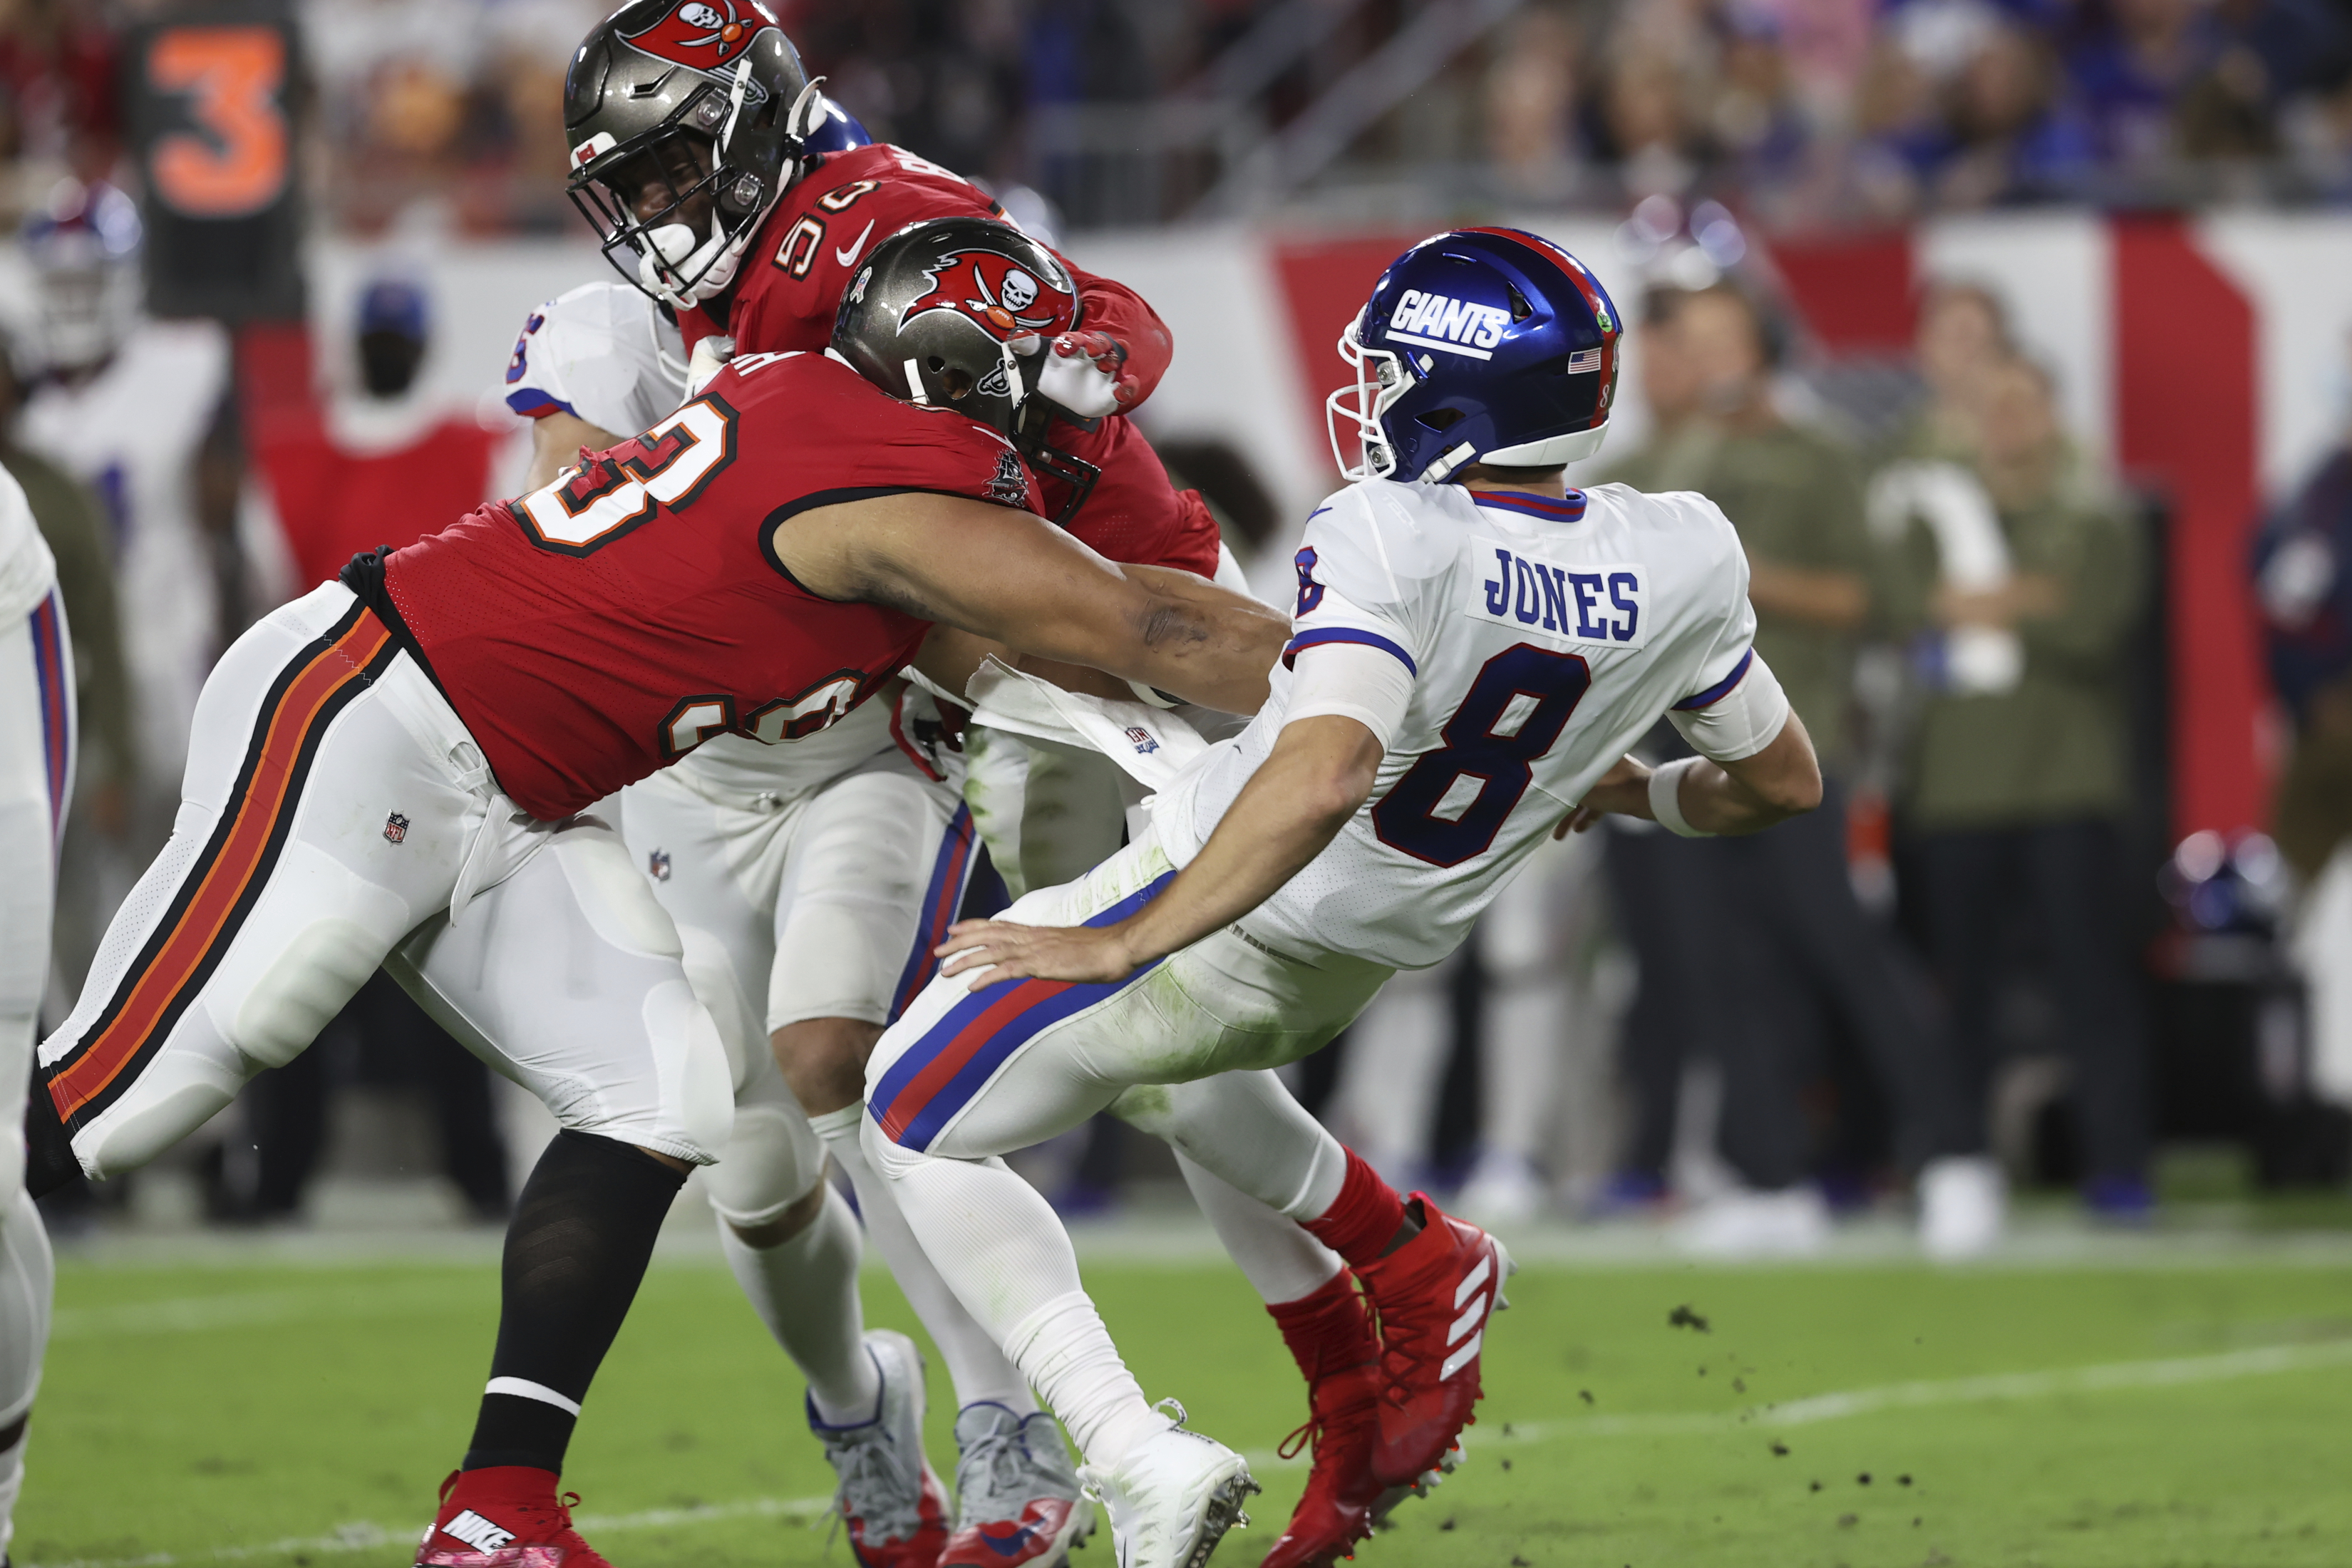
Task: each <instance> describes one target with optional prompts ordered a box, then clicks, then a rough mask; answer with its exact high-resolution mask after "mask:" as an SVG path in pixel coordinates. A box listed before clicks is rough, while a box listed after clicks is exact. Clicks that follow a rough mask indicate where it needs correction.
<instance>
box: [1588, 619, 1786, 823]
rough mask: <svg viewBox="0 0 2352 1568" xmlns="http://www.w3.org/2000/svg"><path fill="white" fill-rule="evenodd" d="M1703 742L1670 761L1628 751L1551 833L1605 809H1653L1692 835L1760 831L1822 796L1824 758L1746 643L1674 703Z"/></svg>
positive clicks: (1692, 738)
mask: <svg viewBox="0 0 2352 1568" xmlns="http://www.w3.org/2000/svg"><path fill="white" fill-rule="evenodd" d="M1667 717H1668V718H1670V719H1672V720H1673V721H1674V725H1675V729H1677V730H1679V731H1682V736H1683V739H1684V740H1685V741H1687V742H1690V744H1691V748H1692V749H1693V750H1694V751H1696V752H1698V755H1697V756H1695V757H1685V758H1682V759H1681V760H1679V761H1677V762H1672V763H1666V764H1665V765H1664V767H1660V768H1650V767H1644V766H1643V764H1642V763H1638V762H1636V761H1634V760H1633V758H1631V757H1626V758H1623V759H1622V760H1621V761H1620V762H1619V763H1617V764H1616V765H1615V766H1614V767H1612V768H1611V769H1610V770H1609V771H1608V772H1607V773H1603V774H1602V775H1601V781H1600V782H1599V783H1598V784H1594V785H1593V786H1592V787H1591V789H1589V790H1587V791H1585V794H1584V798H1583V800H1581V801H1580V802H1579V803H1578V804H1577V808H1576V810H1575V811H1573V812H1572V813H1570V816H1569V817H1568V819H1567V820H1566V821H1565V822H1563V823H1561V824H1560V825H1559V827H1557V828H1555V829H1554V830H1553V837H1559V836H1560V835H1561V834H1564V833H1568V832H1570V831H1574V832H1579V833H1581V832H1583V831H1585V830H1586V829H1587V828H1589V827H1591V826H1592V824H1593V821H1594V820H1595V819H1596V818H1597V817H1599V816H1601V814H1603V813H1605V812H1612V811H1613V812H1615V813H1617V814H1618V815H1619V816H1643V817H1647V818H1649V819H1650V820H1651V821H1652V822H1655V823H1657V824H1659V825H1660V826H1664V827H1665V828H1667V829H1668V830H1670V831H1672V832H1675V833H1678V834H1680V835H1682V836H1683V837H1686V838H1699V837H1713V836H1716V835H1733V834H1744V833H1755V832H1759V831H1760V830H1762V829H1764V828H1767V827H1769V826H1772V825H1773V824H1774V823H1776V822H1783V821H1786V820H1787V819H1788V818H1790V817H1791V816H1801V815H1802V814H1803V813H1805V812H1808V811H1811V810H1812V809H1813V808H1814V807H1815V806H1817V805H1821V803H1822V764H1821V760H1820V759H1819V758H1818V757H1816V756H1814V755H1813V742H1812V737H1811V736H1810V735H1808V734H1807V733H1806V732H1805V723H1804V721H1803V720H1801V719H1800V718H1798V717H1797V711H1796V710H1795V709H1793V708H1791V707H1790V706H1789V698H1788V694H1787V693H1786V692H1784V691H1782V690H1781V689H1780V680H1779V679H1778V678H1777V677H1775V676H1774V675H1773V673H1772V669H1771V667H1770V666H1769V665H1767V664H1766V663H1765V662H1764V661H1763V660H1762V659H1761V658H1758V657H1757V656H1756V652H1755V650H1754V649H1753V648H1749V649H1747V650H1746V651H1744V652H1743V653H1742V654H1741V656H1740V658H1739V661H1738V664H1737V665H1735V666H1734V667H1733V668H1732V670H1731V672H1730V673H1729V674H1728V675H1727V676H1725V677H1724V678H1723V679H1721V680H1720V681H1718V682H1717V683H1716V684H1714V685H1712V686H1710V687H1708V688H1707V689H1706V690H1704V691H1702V692H1699V693H1696V694H1695V695H1694V696H1692V697H1689V698H1685V700H1683V701H1681V702H1679V703H1677V704H1675V708H1674V709H1673V710H1672V711H1671V712H1670V713H1668V715H1667Z"/></svg>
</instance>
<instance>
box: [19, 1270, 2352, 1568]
mask: <svg viewBox="0 0 2352 1568" xmlns="http://www.w3.org/2000/svg"><path fill="white" fill-rule="evenodd" d="M260 1299H261V1298H252V1297H248V1298H244V1299H243V1300H248V1301H250V1300H260ZM158 1305H164V1306H187V1305H190V1303H186V1302H179V1303H168V1302H167V1303H158ZM2347 1365H2352V1340H2331V1341H2326V1342H2320V1343H2317V1344H2302V1345H2269V1346H2264V1347H2263V1348H2261V1349H2257V1350H2242V1351H2226V1352H2221V1353H2218V1354H2214V1355H2201V1356H2173V1357H2169V1358H2167V1359H2164V1360H2160V1361H2126V1362H2109V1363H2103V1364H2098V1365H2093V1366H2074V1367H2058V1368H2053V1369H2052V1370H2050V1371H2046V1372H2017V1373H1991V1374H1988V1375H1983V1376H1977V1377H1955V1378H1945V1379H1940V1380H1937V1381H1933V1382H1919V1383H1892V1384H1882V1385H1880V1386H1878V1387H1875V1388H1853V1389H1845V1390H1842V1391H1839V1392H1835V1393H1831V1394H1810V1395H1808V1396H1806V1397H1805V1398H1802V1399H1792V1400H1789V1401H1788V1402H1786V1403H1784V1404H1779V1405H1757V1406H1753V1407H1751V1408H1749V1409H1747V1410H1741V1411H1725V1412H1707V1411H1686V1412H1682V1413H1677V1414H1665V1413H1660V1414H1656V1415H1594V1416H1587V1417H1584V1418H1581V1419H1574V1418H1571V1419H1569V1420H1564V1421H1514V1422H1512V1423H1510V1432H1509V1435H1508V1436H1505V1435H1504V1434H1503V1432H1502V1431H1501V1429H1500V1427H1499V1426H1497V1427H1494V1428H1487V1429H1483V1430H1482V1431H1481V1433H1480V1434H1479V1436H1478V1439H1477V1446H1478V1447H1485V1446H1486V1444H1487V1443H1510V1444H1514V1445H1517V1444H1522V1443H1541V1442H1548V1441H1550V1440H1552V1439H1555V1438H1560V1437H1631V1436H1643V1437H1648V1436H1683V1435H1688V1434H1703V1433H1710V1432H1725V1431H1733V1430H1737V1429H1738V1427H1740V1426H1813V1425H1816V1424H1818V1423H1820V1422H1823V1421H1843V1420H1846V1419H1848V1418H1850V1417H1853V1416H1856V1415H1874V1414H1876V1413H1877V1412H1879V1411H1882V1410H1916V1409H1921V1408H1924V1407H1927V1406H1932V1405H1983V1404H1990V1403H1992V1402H1995V1401H1999V1400H2032V1399H2051V1398H2055V1397H2058V1396H2060V1395H2063V1394H2103V1393H2109V1392H2113V1391H2116V1390H2121V1389H2146V1388H2177V1387H2180V1386H2183V1385H2186V1384H2200V1383H2227V1382H2231V1381H2234V1380H2236V1379H2239V1378H2245V1377H2268V1376H2274V1375H2276V1374H2278V1373H2289V1372H2305V1371H2310V1370H2313V1369H2315V1368H2322V1367H2332V1366H2347ZM1244 1457H1245V1458H1247V1459H1248V1460H1249V1462H1250V1465H1251V1467H1252V1468H1264V1469H1285V1468H1291V1467H1293V1466H1297V1465H1304V1464H1305V1463H1307V1456H1306V1455H1304V1454H1301V1455H1298V1456H1297V1457H1295V1458H1288V1459H1285V1458H1280V1457H1279V1456H1277V1455H1276V1454H1274V1453H1272V1452H1270V1451H1268V1452H1257V1453H1252V1454H1248V1455H1246V1456H1244ZM832 1507H833V1499H832V1498H831V1497H814V1498H748V1499H745V1500H741V1501H739V1502H725V1503H704V1504H700V1505H698V1506H696V1507H693V1508H660V1509H648V1510H645V1511H644V1512H641V1513H622V1514H603V1515H587V1514H583V1515H582V1516H581V1517H580V1519H579V1521H578V1523H579V1528H580V1530H581V1532H582V1533H583V1534H586V1535H592V1536H593V1535H597V1534H614V1535H617V1534H621V1533H624V1532H625V1531H635V1530H660V1529H664V1528H675V1527H677V1526H679V1525H694V1524H710V1523H716V1522H718V1521H723V1520H730V1519H759V1518H769V1519H808V1520H814V1519H818V1518H822V1517H824V1514H826V1513H827V1512H828V1511H830V1510H831V1509H832ZM415 1539H416V1531H415V1528H414V1527H411V1528H408V1529H404V1530H390V1529H387V1528H385V1527H384V1526H383V1525H380V1524H373V1523H358V1524H346V1525H342V1526H341V1527H339V1528H338V1529H336V1530H333V1531H330V1532H329V1533H327V1534H325V1535H314V1536H302V1537H294V1538H289V1539H288V1540H284V1541H273V1542H267V1543H264V1544H260V1545H254V1546H216V1547H214V1548H212V1549H210V1550H209V1551H203V1552H186V1553H176V1554H175V1553H173V1552H153V1553H151V1554H149V1555H147V1556H143V1557H114V1558H84V1559H80V1560H79V1561H75V1562H69V1563H42V1564H35V1565H32V1568H183V1565H193V1564H196V1563H236V1562H244V1561H247V1560H249V1559H252V1558H257V1557H284V1556H291V1555H292V1554H294V1553H296V1552H314V1553H320V1554H326V1553H330V1552H376V1551H381V1550H383V1548H385V1547H389V1546H405V1545H407V1544H409V1543H410V1542H414V1541H415Z"/></svg>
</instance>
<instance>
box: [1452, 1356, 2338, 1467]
mask: <svg viewBox="0 0 2352 1568" xmlns="http://www.w3.org/2000/svg"><path fill="white" fill-rule="evenodd" d="M2347 1365H2352V1340H2330V1341H2326V1342H2321V1343H2318V1344H2303V1345H2266V1346H2263V1347H2262V1348H2260V1349H2257V1350H2242V1351H2225V1352H2220V1353H2217V1354H2213V1355H2199V1356H2172V1357H2168V1358H2166V1359H2164V1360H2160V1361H2126V1362H2107V1363H2101V1364H2098V1365H2093V1366H2070V1367H2056V1368H2053V1369H2051V1370H2049V1371H2046V1372H2011V1373H1988V1374H1985V1375H1981V1376H1977V1377H1954V1378H1941V1379H1937V1380H1935V1381H1933V1382H1921V1383H1891V1384H1882V1385H1880V1386H1878V1387H1875V1388H1852V1389H1845V1390H1842V1391H1839V1392H1836V1393H1831V1394H1809V1395H1807V1396H1806V1397H1804V1398H1801V1399H1791V1400H1788V1401H1785V1402H1783V1403H1780V1404H1776V1405H1755V1406H1751V1407H1750V1408H1748V1409H1746V1410H1738V1411H1725V1412H1721V1413H1710V1412H1706V1411H1691V1412H1686V1413H1683V1414H1677V1415H1594V1416H1589V1417H1586V1418H1584V1419H1581V1420H1576V1419H1570V1420H1567V1421H1514V1422H1512V1423H1511V1435H1510V1436H1508V1437H1507V1438H1506V1437H1502V1436H1499V1434H1497V1435H1496V1436H1489V1437H1488V1438H1487V1441H1489V1442H1497V1441H1499V1442H1513V1443H1540V1442H1545V1441H1548V1440H1549V1439H1551V1438H1554V1437H1570V1436H1583V1437H1632V1436H1645V1437H1646V1436H1679V1435H1683V1434H1686V1433H1701V1432H1721V1431H1727V1430H1731V1429H1734V1428H1737V1427H1739V1426H1813V1425H1815V1424H1816V1423H1819V1422H1822V1421H1843V1420H1846V1419H1848V1418H1850V1417H1853V1416H1856V1415H1875V1414H1877V1413H1878V1412H1880V1411H1882V1410H1917V1409H1923V1408H1926V1407H1928V1406H1931V1405H1987V1404H1992V1403H1995V1402H1997V1401H2001V1400H2031V1399H2053V1398H2057V1397H2059V1396H2061V1395H2063V1394H2105V1393H2110V1392H2114V1391H2116V1390H2123V1389H2145V1388H2177V1387H2180V1386H2182V1385H2184V1384H2198V1383H2227V1382H2232V1381H2234V1380H2236V1379H2239V1378H2245V1377H2269V1376H2273V1375H2275V1374H2277V1373H2288V1372H2305V1371H2309V1370H2313V1369H2315V1368H2321V1367H2331V1366H2347Z"/></svg>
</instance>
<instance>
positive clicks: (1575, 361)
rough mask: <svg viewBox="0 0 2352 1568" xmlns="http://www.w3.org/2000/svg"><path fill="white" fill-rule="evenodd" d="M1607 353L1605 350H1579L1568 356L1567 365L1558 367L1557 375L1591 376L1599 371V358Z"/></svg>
mask: <svg viewBox="0 0 2352 1568" xmlns="http://www.w3.org/2000/svg"><path fill="white" fill-rule="evenodd" d="M1607 352H1608V351H1607V350H1605V349H1579V350H1577V351H1576V352H1575V353H1572V354H1570V355H1569V356H1568V363H1566V364H1564V365H1562V366H1560V371H1559V373H1560V374H1562V375H1591V374H1594V373H1595V372H1597V371H1598V370H1600V368H1601V358H1602V356H1603V355H1604V354H1606V353H1607Z"/></svg>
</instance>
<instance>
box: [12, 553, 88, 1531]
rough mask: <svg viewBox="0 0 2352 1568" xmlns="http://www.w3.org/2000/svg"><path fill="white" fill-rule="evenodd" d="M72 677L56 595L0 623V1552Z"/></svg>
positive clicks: (20, 1376)
mask: <svg viewBox="0 0 2352 1568" xmlns="http://www.w3.org/2000/svg"><path fill="white" fill-rule="evenodd" d="M74 720H75V714H74V673H73V652H72V645H71V643H70V642H69V641H68V637H67V631H66V621H65V606H64V603H63V601H62V600H61V599H60V598H59V597H58V593H57V591H56V590H55V589H51V590H50V592H49V596H48V597H47V599H45V600H43V601H42V602H41V604H40V605H37V606H36V607H35V609H34V610H33V613H32V614H31V615H29V616H26V617H24V618H22V619H20V620H16V621H14V622H11V623H10V624H8V625H6V626H0V1442H5V1447H0V1554H5V1552H6V1549H7V1545H8V1542H9V1539H10V1537H11V1536H12V1535H13V1533H14V1532H15V1529H16V1524H15V1519H14V1514H15V1510H16V1494H17V1493H18V1492H19V1491H20V1490H21V1489H23V1487H24V1484H25V1430H26V1428H25V1421H26V1416H27V1415H29V1414H30V1412H31V1410H32V1408H33V1395H34V1394H36V1393H37V1392H38V1391H39V1388H40V1384H41V1356H42V1353H43V1352H45V1351H46V1350H47V1348H48V1341H49V1301H50V1296H51V1288H52V1285H53V1283H54V1280H55V1275H56V1269H55V1267H54V1265H53V1263H52V1261H51V1259H50V1257H49V1237H48V1233H47V1231H46V1230H45V1229H43V1228H42V1225H41V1211H40V1210H39V1209H37V1208H36V1207H34V1206H33V1200H32V1198H31V1197H30V1196H29V1195H27V1194H26V1191H25V1091H26V1086H27V1085H28V1084H29V1083H30V1082H31V1081H32V1076H33V1047H34V1042H35V1040H36V1038H37V1031H38V1029H39V1027H40V1008H41V993H42V991H43V989H44V988H45V986H46V984H47V979H48V970H49V921H50V913H51V910H52V908H53V905H54V894H55V892H56V886H57V884H56V864H57V845H58V829H59V828H60V827H61V826H62V825H63V822H64V817H65V811H66V805H67V802H68V801H69V800H70V799H71V798H72V796H73V766H74Z"/></svg>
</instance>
